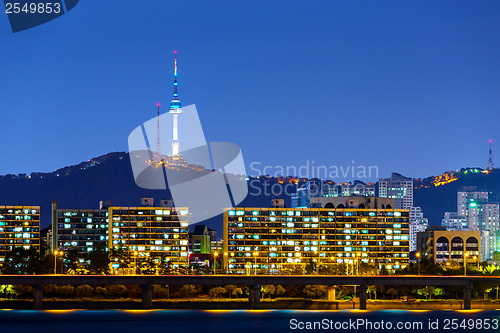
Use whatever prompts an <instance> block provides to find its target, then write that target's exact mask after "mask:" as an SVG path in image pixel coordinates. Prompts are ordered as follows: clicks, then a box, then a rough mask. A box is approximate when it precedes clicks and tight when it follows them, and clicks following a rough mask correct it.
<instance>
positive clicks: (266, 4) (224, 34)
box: [0, 0, 500, 177]
mask: <svg viewBox="0 0 500 333" xmlns="http://www.w3.org/2000/svg"><path fill="white" fill-rule="evenodd" d="M499 13H500V2H498V1H481V2H471V1H439V2H431V1H425V2H424V1H327V0H325V1H308V2H306V1H293V0H292V1H284V0H283V1H281V0H279V1H260V0H258V1H206V0H203V1H202V0H200V1H175V2H174V1H165V0H148V1H139V0H135V1H132V0H106V1H80V4H79V5H78V6H77V7H75V9H73V10H72V11H70V12H69V13H68V14H66V15H64V16H63V17H61V18H59V19H56V20H54V21H52V22H49V23H47V24H44V25H42V26H39V27H36V28H33V29H30V30H28V31H24V32H19V33H16V34H13V33H11V32H10V27H9V24H8V20H7V17H6V15H4V14H2V15H0V45H1V52H0V60H1V64H2V66H1V69H0V92H1V95H0V112H1V116H2V126H1V131H0V142H1V144H0V156H2V160H1V163H0V174H6V173H22V172H27V173H29V172H32V171H53V170H55V169H57V168H60V167H64V166H66V165H71V164H76V163H79V162H81V161H84V160H88V159H90V158H92V157H95V156H99V155H102V154H106V153H108V152H112V151H126V150H127V138H128V135H129V133H130V132H131V131H132V130H133V129H134V128H135V127H137V126H138V125H139V124H141V123H143V122H144V121H146V120H148V119H150V118H151V117H154V115H155V112H156V103H157V102H160V103H162V104H163V105H167V104H168V102H169V101H170V98H171V93H172V84H171V83H172V66H173V64H172V57H173V51H174V50H178V52H179V53H178V54H179V94H180V98H181V101H182V103H183V105H189V104H196V106H197V109H198V113H199V115H200V118H201V121H202V124H203V127H204V131H205V134H206V137H207V140H208V141H231V142H235V143H237V144H239V145H240V146H241V148H242V150H243V154H244V158H245V162H246V164H247V165H250V163H252V162H259V163H261V164H260V165H261V166H265V165H269V166H275V167H276V166H284V167H286V166H296V167H299V166H302V165H305V164H306V163H307V161H314V164H315V165H324V166H345V167H347V166H349V165H352V161H355V165H360V166H362V165H366V166H373V165H375V166H378V170H379V176H380V177H385V176H389V175H390V173H391V172H392V171H396V172H400V173H402V174H405V175H407V176H411V177H425V176H429V175H433V174H439V173H441V172H443V171H445V170H452V169H457V168H461V167H465V166H483V167H485V166H486V165H487V161H488V156H487V153H488V140H489V139H493V140H494V147H495V145H497V146H498V149H497V151H500V135H499V126H498V124H499V120H500V119H499V118H500V116H499V110H500V94H499V92H500V65H499V61H500V60H499V59H500V24H499V23H498V22H499V16H500V14H499ZM164 111H166V108H164ZM181 121H182V120H181ZM182 135H186V134H185V133H184V134H182V133H181V145H182ZM497 142H498V143H497ZM498 156H499V157H498V158H497V159H496V160H497V161H498V164H499V165H500V154H498Z"/></svg>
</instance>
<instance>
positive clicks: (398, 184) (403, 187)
mask: <svg viewBox="0 0 500 333" xmlns="http://www.w3.org/2000/svg"><path fill="white" fill-rule="evenodd" d="M378 190H379V196H380V197H382V198H392V199H395V200H396V206H395V207H396V209H410V208H411V207H413V180H412V179H411V178H407V177H404V176H402V175H400V174H398V173H392V175H391V177H390V178H382V179H380V181H379V184H378Z"/></svg>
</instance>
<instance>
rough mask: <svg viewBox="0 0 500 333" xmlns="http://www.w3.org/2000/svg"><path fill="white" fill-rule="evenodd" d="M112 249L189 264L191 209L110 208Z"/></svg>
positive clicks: (172, 262) (110, 242)
mask: <svg viewBox="0 0 500 333" xmlns="http://www.w3.org/2000/svg"><path fill="white" fill-rule="evenodd" d="M108 218H109V232H108V233H109V241H108V247H109V249H110V250H111V249H114V250H121V251H124V252H125V253H127V254H128V255H131V256H140V257H163V258H164V259H165V260H166V261H168V262H169V263H171V264H172V265H174V266H181V265H187V264H188V247H189V234H188V219H189V210H188V208H177V207H176V208H169V207H109V208H108Z"/></svg>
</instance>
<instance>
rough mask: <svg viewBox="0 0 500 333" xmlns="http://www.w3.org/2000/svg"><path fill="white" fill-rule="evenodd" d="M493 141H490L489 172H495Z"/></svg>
mask: <svg viewBox="0 0 500 333" xmlns="http://www.w3.org/2000/svg"><path fill="white" fill-rule="evenodd" d="M491 142H492V141H491V140H490V159H489V160H488V170H493V153H492V152H491Z"/></svg>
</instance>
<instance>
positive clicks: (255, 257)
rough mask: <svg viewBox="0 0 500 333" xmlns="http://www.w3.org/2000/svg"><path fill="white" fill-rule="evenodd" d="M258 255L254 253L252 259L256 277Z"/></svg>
mask: <svg viewBox="0 0 500 333" xmlns="http://www.w3.org/2000/svg"><path fill="white" fill-rule="evenodd" d="M258 255H259V252H254V253H253V257H254V272H255V274H254V275H257V256H258Z"/></svg>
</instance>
